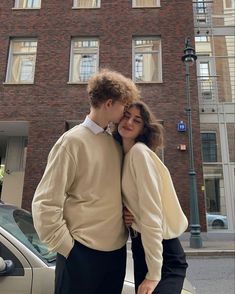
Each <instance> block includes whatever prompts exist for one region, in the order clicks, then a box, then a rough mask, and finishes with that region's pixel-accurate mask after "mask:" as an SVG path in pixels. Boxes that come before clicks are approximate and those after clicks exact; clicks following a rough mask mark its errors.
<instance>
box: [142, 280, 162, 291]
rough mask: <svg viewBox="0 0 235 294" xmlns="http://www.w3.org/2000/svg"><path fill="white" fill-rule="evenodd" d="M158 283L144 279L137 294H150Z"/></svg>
mask: <svg viewBox="0 0 235 294" xmlns="http://www.w3.org/2000/svg"><path fill="white" fill-rule="evenodd" d="M158 282H159V281H155V280H148V279H145V280H143V282H142V283H141V284H140V285H139V288H138V292H137V294H152V293H153V290H154V289H155V288H156V287H157V284H158Z"/></svg>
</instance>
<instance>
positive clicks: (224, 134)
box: [193, 0, 235, 232]
mask: <svg viewBox="0 0 235 294" xmlns="http://www.w3.org/2000/svg"><path fill="white" fill-rule="evenodd" d="M193 7H194V21H195V22H194V24H195V46H196V53H197V56H198V59H197V75H198V97H199V107H200V125H201V140H202V156H203V174H204V189H205V190H204V191H205V203H206V210H207V227H208V231H210V230H219V231H223V232H224V231H225V230H226V231H227V232H229V231H234V229H235V224H234V223H235V218H234V197H235V192H234V175H235V152H234V151H235V58H234V57H235V37H234V36H235V13H234V11H235V2H234V1H233V0H214V1H202V0H199V1H198V0H197V1H193Z"/></svg>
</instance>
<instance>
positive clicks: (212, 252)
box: [184, 249, 235, 258]
mask: <svg viewBox="0 0 235 294" xmlns="http://www.w3.org/2000/svg"><path fill="white" fill-rule="evenodd" d="M184 252H185V254H186V256H190V257H191V256H192V257H203V256H208V257H214V258H216V257H221V256H224V257H235V250H218V249H215V250H213V249H212V250H203V249H202V250H200V251H198V250H197V251H196V250H195V251H194V250H187V249H185V250H184Z"/></svg>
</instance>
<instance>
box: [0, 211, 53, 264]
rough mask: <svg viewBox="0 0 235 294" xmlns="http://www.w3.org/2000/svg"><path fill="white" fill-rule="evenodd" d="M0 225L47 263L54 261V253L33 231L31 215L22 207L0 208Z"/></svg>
mask: <svg viewBox="0 0 235 294" xmlns="http://www.w3.org/2000/svg"><path fill="white" fill-rule="evenodd" d="M0 226H1V227H2V228H4V229H5V230H6V231H8V232H9V233H10V234H11V235H13V236H14V237H15V238H16V239H17V240H19V241H20V242H21V243H23V244H24V245H25V246H26V247H27V248H29V249H30V250H31V251H33V252H34V253H35V254H36V255H37V256H38V257H39V258H41V259H42V260H44V261H45V262H47V263H51V262H54V261H55V259H56V253H53V252H50V251H49V250H48V248H47V246H46V245H45V244H43V243H42V242H41V241H40V240H39V237H38V235H37V233H36V231H35V228H34V225H33V219H32V215H31V214H30V213H29V212H28V211H26V210H23V209H17V208H15V209H12V208H9V207H8V208H7V207H6V206H5V208H3V207H2V208H1V209H0Z"/></svg>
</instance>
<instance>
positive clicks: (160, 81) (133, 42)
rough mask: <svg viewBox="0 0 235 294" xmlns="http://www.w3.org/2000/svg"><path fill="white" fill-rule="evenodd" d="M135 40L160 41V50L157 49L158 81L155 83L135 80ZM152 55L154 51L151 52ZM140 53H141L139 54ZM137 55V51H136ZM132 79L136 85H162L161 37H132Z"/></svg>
mask: <svg viewBox="0 0 235 294" xmlns="http://www.w3.org/2000/svg"><path fill="white" fill-rule="evenodd" d="M136 40H140V41H141V40H160V48H159V56H158V57H159V68H158V69H157V70H158V77H159V79H158V80H157V81H138V80H136V75H135V73H136V70H135V69H136V63H135V54H136V50H135V41H136ZM152 52H153V53H154V52H155V51H152ZM141 53H142V52H141ZM137 54H138V51H137ZM144 54H148V53H144ZM132 79H133V81H134V82H135V83H138V84H159V83H162V82H163V81H162V42H161V37H160V36H152V37H133V40H132Z"/></svg>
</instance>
